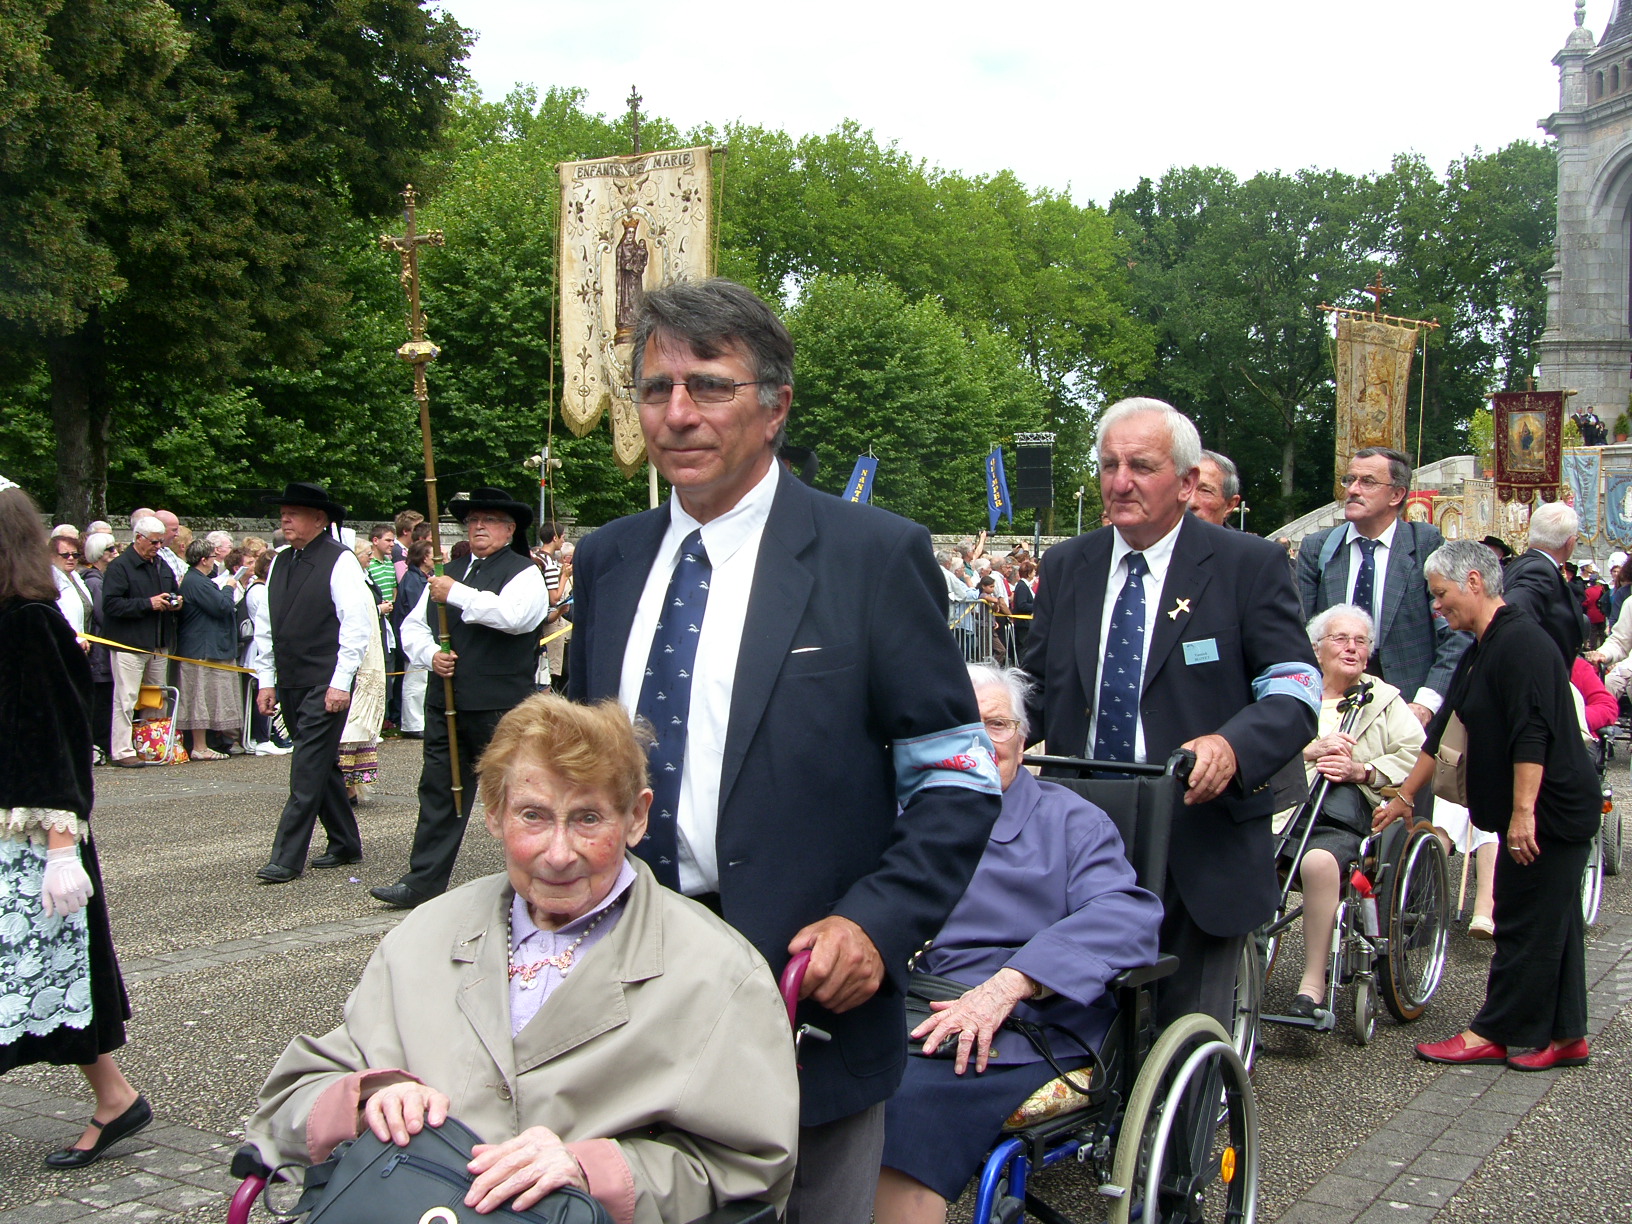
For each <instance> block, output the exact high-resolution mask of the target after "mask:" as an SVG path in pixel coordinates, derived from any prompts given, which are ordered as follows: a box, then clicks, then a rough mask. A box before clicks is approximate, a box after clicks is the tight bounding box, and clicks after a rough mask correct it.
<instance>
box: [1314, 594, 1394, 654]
mask: <svg viewBox="0 0 1632 1224" xmlns="http://www.w3.org/2000/svg"><path fill="white" fill-rule="evenodd" d="M1340 616H1347V617H1350V618H1351V619H1353V620H1357V621H1359V622H1360V623H1361V624H1363V625H1364V626H1365V627H1366V641H1368V642H1370V641H1372V640H1373V635H1374V634H1375V633H1376V632H1377V626H1376V625H1374V624H1373V623H1372V620H1371V613H1370V612H1367V611H1366V610H1365V609H1364V608H1362V607H1361V606H1360V605H1359V604H1351V603H1341V604H1333V605H1332V606H1331V607H1329V608H1327V609H1326V610H1325V611H1324V612H1316V613H1315V614H1314V616H1312V617H1310V618H1309V644H1310V645H1311V646H1314V645H1317V644H1318V643H1319V642H1320V639H1321V638H1323V637H1325V636H1326V628H1327V626H1328V625H1330V624H1331V623H1332V622H1333V621H1334V620H1336V619H1337V618H1338V617H1340Z"/></svg>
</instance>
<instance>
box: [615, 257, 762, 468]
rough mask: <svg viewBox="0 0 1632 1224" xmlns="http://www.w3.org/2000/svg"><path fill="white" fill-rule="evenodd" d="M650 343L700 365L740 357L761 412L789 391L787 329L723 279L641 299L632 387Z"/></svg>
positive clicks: (680, 285)
mask: <svg viewBox="0 0 1632 1224" xmlns="http://www.w3.org/2000/svg"><path fill="white" fill-rule="evenodd" d="M651 340H657V341H658V342H659V343H662V342H664V341H668V340H674V341H678V342H680V343H681V344H684V345H685V346H686V347H687V348H689V349H690V350H691V351H692V352H693V353H695V354H697V356H699V357H701V358H702V359H703V360H704V361H712V360H713V359H714V358H716V357H721V356H724V355H725V354H726V353H728V352H729V353H734V354H736V355H738V356H740V357H742V358H743V359H744V360H746V361H747V363H748V368H749V369H750V370H752V371H753V375H754V378H755V379H756V380H758V382H759V406H760V407H761V408H763V409H765V410H766V411H767V412H770V411H773V410H774V409H775V408H776V406H777V401H778V400H779V399H780V397H781V394H782V388H783V387H791V386H793V337H792V336H790V335H788V329H787V328H786V327H784V326H783V325H782V320H781V319H779V318H777V317H776V312H775V311H773V310H772V309H771V308H770V306H768V305H767V304H766V303H765V301H764V300H763V299H762V298H760V297H759V295H758V294H756V293H754V292H753V291H752V290H751V289H748V288H745V287H744V286H742V285H739V284H737V283H736V282H735V281H729V280H726V279H725V278H724V277H720V276H715V277H711V278H709V279H708V280H704V281H685V280H683V281H676V282H675V283H674V284H672V285H665V286H664V287H663V288H661V289H654V290H652V291H651V292H650V293H648V294H647V295H646V296H645V298H644V299H643V300H642V302H641V306H640V318H639V320H638V321H637V322H636V323H635V337H634V349H633V352H632V353H631V355H630V367H631V373H632V374H633V375H634V379H635V381H636V382H639V381H640V369H641V363H642V362H643V361H644V360H645V357H646V345H647V343H648V342H649V341H651ZM786 432H787V430H786V428H785V427H784V429H783V430H782V431H781V432H779V433H778V434H777V436H776V439H775V442H774V443H773V448H775V449H780V448H781V446H782V442H783V437H784V435H785V434H786Z"/></svg>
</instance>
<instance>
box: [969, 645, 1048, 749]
mask: <svg viewBox="0 0 1632 1224" xmlns="http://www.w3.org/2000/svg"><path fill="white" fill-rule="evenodd" d="M966 666H967V667H968V668H969V681H970V683H971V684H973V685H974V686H975V697H976V699H979V697H980V691H981V690H982V689H987V688H998V689H1002V690H1003V692H1004V693H1005V694H1006V695H1007V696H1008V699H1009V713H1010V715H1011V716H1012V717H1014V718H1016V719H1018V720H1019V721H1020V735H1021V737H1022V741H1023V740H1024V738H1027V737H1029V736H1030V735H1031V720H1030V719H1028V718H1027V717H1026V698H1028V697H1030V696H1031V694H1032V693H1033V692H1034V691H1036V688H1037V686H1036V685H1035V684H1033V683H1032V680H1031V677H1030V676H1028V675H1026V673H1025V672H1023V671H1021V670H1020V669H1019V668H1018V667H998V666H997V665H996V664H993V663H969V664H967V665H966Z"/></svg>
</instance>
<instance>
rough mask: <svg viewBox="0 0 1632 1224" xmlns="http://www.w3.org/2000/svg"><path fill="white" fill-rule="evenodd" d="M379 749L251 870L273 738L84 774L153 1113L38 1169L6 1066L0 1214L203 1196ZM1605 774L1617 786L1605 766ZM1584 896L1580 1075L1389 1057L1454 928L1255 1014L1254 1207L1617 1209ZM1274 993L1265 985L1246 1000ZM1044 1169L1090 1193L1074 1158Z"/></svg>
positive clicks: (23, 1098)
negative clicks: (1354, 996)
mask: <svg viewBox="0 0 1632 1224" xmlns="http://www.w3.org/2000/svg"><path fill="white" fill-rule="evenodd" d="M382 763H383V776H384V783H383V785H382V786H381V787H380V789H379V790H378V791H377V792H376V799H375V801H374V802H373V803H371V804H369V805H367V806H365V807H364V808H363V809H362V815H361V820H362V825H363V836H364V841H365V853H366V855H367V857H366V859H365V861H364V862H363V863H362V864H361V865H360V866H359V867H357V868H351V869H341V870H339V871H327V872H310V873H308V874H307V876H306V877H305V878H303V879H301V880H299V881H297V882H295V883H293V884H288V885H281V886H274V887H268V886H260V885H257V884H256V883H255V882H254V880H253V873H254V871H255V868H257V867H258V866H260V865H261V863H263V862H264V861H265V856H266V851H267V847H268V845H269V843H270V836H271V828H272V825H273V823H274V821H275V819H276V816H277V812H278V810H279V807H280V805H281V802H282V796H283V793H284V785H285V780H286V776H287V761H286V759H283V758H261V759H255V758H244V759H237V760H233V761H227V762H221V763H204V764H194V765H188V766H183V767H171V768H164V769H158V768H152V769H147V770H143V771H141V772H136V771H130V772H124V771H113V770H106V769H103V770H98V771H97V783H98V787H99V792H98V801H97V812H96V816H95V827H96V834H97V841H98V845H99V848H100V851H101V855H102V869H103V873H104V875H105V877H106V880H107V887H108V891H109V896H110V899H111V903H112V906H113V915H114V930H115V936H116V939H117V941H118V944H119V948H120V953H121V957H122V960H123V964H124V968H125V974H126V980H127V983H128V984H129V987H130V991H131V996H132V1001H133V1003H134V1006H135V1010H136V1015H135V1018H134V1020H133V1021H132V1023H131V1026H130V1038H131V1040H130V1045H129V1046H128V1047H127V1048H126V1049H125V1051H123V1052H122V1053H121V1054H120V1056H119V1059H120V1063H121V1065H122V1066H123V1067H124V1068H125V1069H126V1071H127V1073H128V1074H129V1076H130V1078H131V1080H132V1081H133V1082H134V1083H135V1084H136V1085H137V1086H138V1087H139V1088H140V1089H141V1090H142V1091H143V1092H145V1093H146V1094H147V1096H148V1097H149V1099H150V1100H151V1101H152V1103H153V1108H154V1113H155V1122H154V1125H153V1126H152V1127H151V1128H149V1129H148V1130H147V1131H145V1132H143V1134H142V1135H140V1136H138V1137H137V1138H135V1139H132V1140H130V1141H127V1142H126V1143H124V1144H121V1145H120V1146H119V1147H118V1148H116V1149H115V1150H114V1154H113V1155H112V1156H110V1157H108V1158H106V1159H104V1160H103V1161H101V1162H100V1163H98V1164H97V1165H95V1166H93V1167H92V1168H90V1169H87V1170H82V1171H79V1172H73V1173H46V1172H45V1171H44V1170H43V1169H42V1168H41V1166H40V1163H39V1158H40V1156H41V1155H42V1154H43V1153H44V1152H46V1151H48V1150H50V1149H52V1148H55V1147H58V1146H62V1145H64V1144H66V1143H69V1142H71V1141H72V1140H73V1139H74V1138H75V1137H76V1136H77V1135H78V1133H79V1131H80V1129H81V1127H82V1126H83V1125H84V1120H85V1118H86V1117H87V1116H88V1115H89V1109H90V1106H89V1103H88V1102H89V1095H88V1093H87V1091H86V1089H85V1086H84V1083H83V1081H82V1080H81V1079H80V1078H79V1076H78V1074H77V1073H76V1072H74V1071H72V1070H67V1069H60V1068H46V1067H36V1068H25V1069H21V1070H18V1071H15V1072H13V1073H12V1074H10V1075H8V1076H6V1077H5V1078H4V1079H3V1080H0V1224H56V1222H58V1221H73V1220H90V1219H95V1220H102V1219H106V1220H109V1221H112V1220H119V1219H130V1220H187V1221H194V1220H196V1221H205V1220H212V1221H215V1220H221V1219H223V1218H224V1217H225V1198H226V1195H227V1194H228V1193H229V1192H230V1189H231V1181H230V1179H229V1178H228V1177H227V1176H226V1173H225V1165H226V1162H227V1160H228V1158H229V1157H230V1154H231V1151H232V1149H233V1148H234V1147H235V1146H236V1144H237V1142H238V1138H239V1135H240V1134H241V1130H242V1126H243V1120H244V1117H245V1115H246V1113H247V1111H248V1109H249V1106H250V1105H251V1103H252V1102H253V1100H254V1096H255V1091H256V1089H257V1088H258V1087H259V1085H260V1082H261V1080H262V1078H263V1077H264V1076H265V1074H266V1071H267V1069H268V1068H269V1067H270V1066H271V1064H272V1062H273V1061H274V1060H275V1059H276V1057H277V1055H278V1053H279V1052H280V1051H281V1050H282V1048H283V1046H284V1044H285V1043H286V1042H287V1040H288V1038H289V1037H290V1035H291V1034H293V1033H296V1032H299V1031H307V1032H323V1031H326V1030H327V1029H328V1028H330V1027H332V1026H333V1024H334V1023H335V1022H336V1020H337V1018H338V1016H339V1012H340V1006H341V1004H342V1002H343V1001H344V999H345V996H346V993H347V992H348V991H349V989H350V988H351V986H352V984H353V983H354V982H355V981H356V979H357V976H358V974H359V972H360V970H361V968H362V966H363V963H364V961H365V960H366V959H367V957H368V955H369V953H370V951H371V950H372V949H373V947H374V944H375V943H376V942H377V941H378V939H379V936H380V934H381V933H382V932H383V931H385V930H387V929H389V927H390V926H391V925H392V923H393V922H394V921H395V915H393V914H392V913H390V912H388V911H385V910H383V908H382V907H380V906H379V905H377V904H376V903H375V902H374V901H373V900H372V899H371V898H370V897H369V896H368V894H367V891H366V890H367V888H368V886H369V885H372V884H379V883H388V882H390V881H391V880H393V879H395V878H396V876H397V874H398V873H399V872H400V870H401V868H402V866H403V864H404V862H405V861H406V857H407V851H408V843H409V839H410V837H411V834H412V828H413V820H414V802H413V790H414V786H415V783H416V782H417V779H418V758H417V745H415V744H412V743H408V742H400V741H388V742H387V743H386V744H385V745H384V747H383V749H382ZM1615 780H1616V783H1617V789H1618V790H1620V791H1621V793H1623V794H1632V785H1629V780H1628V778H1627V775H1626V770H1625V767H1624V763H1623V764H1622V765H1620V766H1618V768H1617V771H1616V775H1615ZM319 839H320V840H321V834H319ZM318 849H319V850H320V849H321V847H320V846H319V847H318ZM498 864H499V857H498V854H497V847H496V846H495V845H494V844H492V843H491V842H489V841H488V839H487V837H486V836H485V834H484V833H482V832H481V831H479V830H476V831H473V832H472V835H471V837H470V839H469V842H468V844H467V848H466V851H465V853H464V854H463V855H462V857H461V861H460V869H459V871H458V873H457V875H456V877H455V882H459V881H462V880H464V879H468V878H470V877H472V876H475V875H479V874H483V873H486V872H489V871H492V870H495V869H496V868H497V866H498ZM1629 870H1632V866H1629ZM1626 878H1627V877H1622V880H1624V879H1626ZM1604 911H1605V912H1604V917H1603V918H1602V919H1601V920H1600V922H1599V924H1598V926H1597V927H1596V928H1594V930H1593V932H1592V943H1591V946H1590V948H1589V957H1590V961H1589V974H1590V977H1591V979H1592V981H1593V983H1594V984H1593V993H1592V1015H1593V1025H1594V1029H1593V1032H1594V1045H1593V1064H1592V1066H1591V1067H1589V1068H1587V1069H1585V1070H1583V1071H1567V1072H1554V1073H1548V1074H1542V1075H1529V1076H1526V1075H1520V1074H1518V1073H1516V1072H1511V1071H1506V1070H1503V1069H1501V1068H1472V1069H1468V1070H1465V1071H1458V1070H1446V1069H1441V1068H1436V1067H1431V1066H1429V1065H1428V1064H1425V1063H1421V1062H1418V1061H1417V1060H1415V1059H1413V1058H1412V1057H1411V1056H1410V1047H1411V1044H1412V1043H1413V1042H1415V1041H1419V1040H1422V1039H1424V1038H1438V1037H1441V1036H1444V1035H1447V1034H1449V1033H1451V1032H1455V1031H1457V1030H1458V1029H1460V1027H1461V1026H1462V1024H1463V1023H1464V1022H1465V1021H1466V1019H1467V1018H1468V1017H1469V1016H1470V1015H1471V1014H1472V1012H1473V1011H1474V1010H1475V1008H1476V1007H1477V1005H1478V999H1479V997H1480V996H1481V994H1482V992H1483V985H1484V966H1485V964H1486V963H1487V962H1488V958H1489V954H1490V953H1489V945H1487V944H1477V943H1474V942H1473V941H1471V940H1469V939H1468V938H1467V937H1466V935H1465V934H1462V933H1461V932H1458V933H1457V934H1456V935H1455V936H1454V937H1453V940H1452V960H1451V964H1450V966H1449V969H1448V975H1447V980H1446V984H1445V986H1444V987H1443V988H1442V989H1441V993H1440V995H1439V997H1438V998H1437V999H1436V1000H1435V1002H1434V1004H1433V1006H1432V1007H1431V1008H1430V1010H1429V1013H1428V1015H1427V1017H1425V1018H1424V1020H1422V1021H1421V1022H1420V1023H1419V1024H1416V1025H1411V1026H1398V1025H1395V1024H1394V1023H1393V1022H1392V1021H1390V1020H1389V1019H1388V1018H1387V1017H1386V1015H1385V1016H1384V1018H1383V1019H1382V1020H1381V1021H1380V1022H1379V1025H1378V1031H1377V1037H1376V1039H1375V1041H1374V1042H1373V1043H1372V1044H1371V1045H1370V1046H1369V1047H1367V1048H1364V1049H1362V1048H1360V1047H1358V1046H1356V1045H1355V1044H1354V1043H1353V1041H1352V1039H1351V1038H1349V1037H1348V1036H1347V1035H1345V1034H1344V1033H1343V1032H1341V1031H1340V1032H1338V1033H1334V1034H1322V1035H1312V1034H1308V1033H1304V1032H1301V1031H1295V1030H1287V1029H1272V1030H1270V1031H1269V1032H1268V1033H1267V1034H1266V1037H1265V1043H1264V1049H1263V1052H1262V1054H1261V1056H1260V1060H1259V1064H1258V1069H1257V1072H1256V1076H1255V1079H1256V1083H1257V1090H1258V1094H1259V1100H1260V1107H1261V1110H1262V1115H1263V1128H1264V1147H1265V1151H1264V1161H1263V1172H1262V1183H1261V1184H1262V1196H1263V1198H1262V1211H1261V1214H1260V1218H1261V1219H1264V1220H1277V1219H1278V1220H1281V1221H1284V1222H1285V1224H1349V1222H1350V1221H1354V1220H1363V1221H1365V1222H1366V1224H1372V1222H1373V1221H1379V1220H1387V1221H1391V1222H1393V1224H1408V1222H1414V1221H1425V1220H1428V1219H1433V1220H1435V1221H1436V1222H1438V1224H1474V1222H1475V1221H1487V1220H1500V1221H1526V1222H1527V1221H1543V1220H1546V1221H1555V1220H1561V1219H1564V1220H1572V1221H1592V1220H1604V1221H1625V1220H1628V1219H1632V1165H1629V1162H1628V1160H1627V1159H1626V1153H1627V1152H1628V1151H1629V1150H1632V1108H1629V1106H1632V1101H1629V1100H1628V1097H1629V1084H1632V1077H1629V1075H1628V1069H1629V1068H1628V1064H1629V1061H1632V1027H1629V1023H1632V1020H1629V1016H1628V1015H1627V1014H1626V1004H1627V1003H1628V1002H1629V1001H1632V890H1629V889H1628V887H1627V886H1626V885H1625V884H1623V883H1622V882H1621V880H1612V881H1610V888H1609V890H1608V894H1607V896H1606V898H1605V904H1604ZM1289 951H1290V949H1289ZM1290 977H1291V975H1290V974H1288V973H1284V972H1283V973H1281V974H1280V975H1278V981H1277V983H1276V989H1278V990H1280V991H1283V992H1289V991H1290V986H1291V982H1290V980H1289V979H1290ZM1284 1001H1285V1000H1284V998H1281V997H1280V995H1277V994H1276V993H1274V992H1272V993H1271V997H1270V1000H1269V1002H1270V1005H1271V1006H1279V1005H1281V1004H1284ZM1047 1176H1049V1177H1052V1178H1055V1179H1056V1182H1057V1183H1058V1184H1060V1185H1061V1186H1062V1188H1063V1189H1064V1191H1065V1197H1067V1198H1070V1199H1074V1200H1076V1201H1077V1202H1078V1203H1080V1204H1081V1205H1082V1206H1083V1207H1084V1209H1085V1212H1086V1213H1087V1214H1096V1213H1097V1209H1098V1203H1097V1201H1096V1199H1095V1197H1094V1196H1093V1194H1092V1193H1091V1191H1090V1189H1089V1187H1088V1186H1087V1185H1086V1181H1085V1179H1083V1178H1081V1176H1080V1174H1079V1173H1077V1172H1076V1171H1075V1170H1067V1171H1064V1172H1063V1173H1060V1174H1053V1173H1051V1174H1048V1175H1047ZM259 1218H261V1219H269V1218H270V1217H265V1216H261V1217H259Z"/></svg>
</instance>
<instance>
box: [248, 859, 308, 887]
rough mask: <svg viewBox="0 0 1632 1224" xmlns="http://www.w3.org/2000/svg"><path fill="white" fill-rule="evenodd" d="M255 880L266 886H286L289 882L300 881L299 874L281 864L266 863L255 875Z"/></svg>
mask: <svg viewBox="0 0 1632 1224" xmlns="http://www.w3.org/2000/svg"><path fill="white" fill-rule="evenodd" d="M255 878H256V879H257V880H264V881H265V882H266V883H268V884H287V883H289V881H290V880H298V879H300V872H298V871H295V870H294V869H293V868H290V867H285V866H284V865H283V864H281V863H268V864H267V865H266V866H265V867H262V868H261V869H260V870H259V871H257V872H256V873H255Z"/></svg>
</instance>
